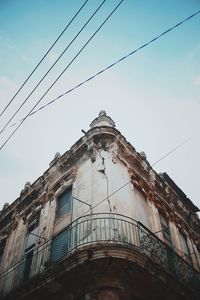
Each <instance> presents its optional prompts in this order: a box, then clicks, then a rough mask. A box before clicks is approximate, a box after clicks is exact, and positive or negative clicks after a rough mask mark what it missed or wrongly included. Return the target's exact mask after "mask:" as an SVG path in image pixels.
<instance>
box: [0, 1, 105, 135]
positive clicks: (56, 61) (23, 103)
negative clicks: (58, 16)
mask: <svg viewBox="0 0 200 300" xmlns="http://www.w3.org/2000/svg"><path fill="white" fill-rule="evenodd" d="M105 2H106V0H103V1H102V2H101V4H100V5H99V6H98V8H97V9H96V10H95V11H94V13H93V14H92V15H91V17H90V18H89V19H88V20H87V22H86V23H85V24H84V25H83V26H82V28H81V29H80V30H79V31H78V33H77V34H76V35H75V37H74V38H73V39H72V40H71V41H70V43H69V44H68V45H67V47H66V48H65V49H64V50H63V52H62V53H61V54H60V56H59V57H58V58H57V59H56V60H55V62H54V63H53V64H52V66H51V67H50V68H49V69H48V71H47V72H46V73H45V74H44V76H43V77H42V78H41V79H40V81H39V82H38V83H37V84H36V86H35V87H34V89H33V90H32V91H31V93H30V94H29V95H28V96H27V97H26V99H25V100H24V101H23V102H22V104H21V105H20V106H19V108H18V109H17V110H16V111H15V113H14V114H13V115H12V117H11V118H10V119H9V120H8V122H7V123H6V124H5V125H4V127H3V128H2V130H1V131H0V134H1V133H2V132H3V131H4V130H5V129H6V127H7V126H8V125H9V124H10V122H11V121H12V120H13V118H14V117H15V116H16V114H17V113H18V112H19V111H20V109H21V108H22V107H23V106H24V105H25V103H26V102H27V101H28V99H29V98H30V96H31V95H32V94H33V93H34V92H35V90H36V89H37V88H38V86H39V85H40V84H41V83H42V82H43V80H44V79H45V78H46V76H47V75H48V74H49V73H50V71H51V70H52V69H53V68H54V67H55V65H56V64H57V63H58V61H59V60H60V59H61V57H62V56H63V55H64V54H65V52H66V51H67V50H68V49H69V47H70V46H71V45H72V44H73V42H74V41H75V40H76V38H77V37H78V36H79V35H80V34H81V32H82V31H83V30H84V28H85V27H86V26H87V25H88V23H89V22H90V21H91V20H92V18H93V17H94V16H95V15H96V13H97V12H98V11H99V10H100V8H101V7H102V6H103V4H104V3H105ZM53 85H54V84H53Z"/></svg>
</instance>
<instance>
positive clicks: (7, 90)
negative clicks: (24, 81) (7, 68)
mask: <svg viewBox="0 0 200 300" xmlns="http://www.w3.org/2000/svg"><path fill="white" fill-rule="evenodd" d="M17 88H18V85H17V84H16V82H14V81H12V80H10V79H9V78H8V77H6V76H0V99H1V102H0V109H1V108H2V107H4V106H5V105H6V103H8V100H9V98H10V97H11V96H13V93H14V92H16V90H17Z"/></svg>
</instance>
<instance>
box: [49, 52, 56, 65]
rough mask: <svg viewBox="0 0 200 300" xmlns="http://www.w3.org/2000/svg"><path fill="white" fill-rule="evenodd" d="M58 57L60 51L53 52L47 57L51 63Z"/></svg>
mask: <svg viewBox="0 0 200 300" xmlns="http://www.w3.org/2000/svg"><path fill="white" fill-rule="evenodd" d="M57 58H58V53H55V52H51V53H50V54H49V55H48V56H47V59H48V61H49V62H50V63H53V62H54V61H55V60H56V59H57Z"/></svg>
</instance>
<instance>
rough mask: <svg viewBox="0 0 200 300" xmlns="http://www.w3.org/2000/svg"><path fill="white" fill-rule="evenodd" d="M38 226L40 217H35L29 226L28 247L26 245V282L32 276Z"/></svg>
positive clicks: (24, 276) (24, 277)
mask: <svg viewBox="0 0 200 300" xmlns="http://www.w3.org/2000/svg"><path fill="white" fill-rule="evenodd" d="M38 225H39V217H38V216H37V217H35V219H34V220H32V221H31V222H30V223H29V224H28V229H27V238H26V245H25V250H24V252H25V261H24V269H23V280H24V281H26V280H28V279H29V278H30V276H31V268H32V261H33V256H34V249H35V246H36V242H37V239H38V236H37V234H38Z"/></svg>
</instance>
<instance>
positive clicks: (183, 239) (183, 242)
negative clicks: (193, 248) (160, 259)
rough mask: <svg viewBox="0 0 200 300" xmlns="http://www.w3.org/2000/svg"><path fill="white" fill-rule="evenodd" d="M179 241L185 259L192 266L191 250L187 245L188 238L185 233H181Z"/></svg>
mask: <svg viewBox="0 0 200 300" xmlns="http://www.w3.org/2000/svg"><path fill="white" fill-rule="evenodd" d="M179 240H180V243H181V248H182V251H183V258H185V259H186V261H187V262H189V263H190V264H191V263H192V260H191V257H190V250H189V247H188V243H187V237H186V236H185V235H184V234H183V233H181V232H179Z"/></svg>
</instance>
